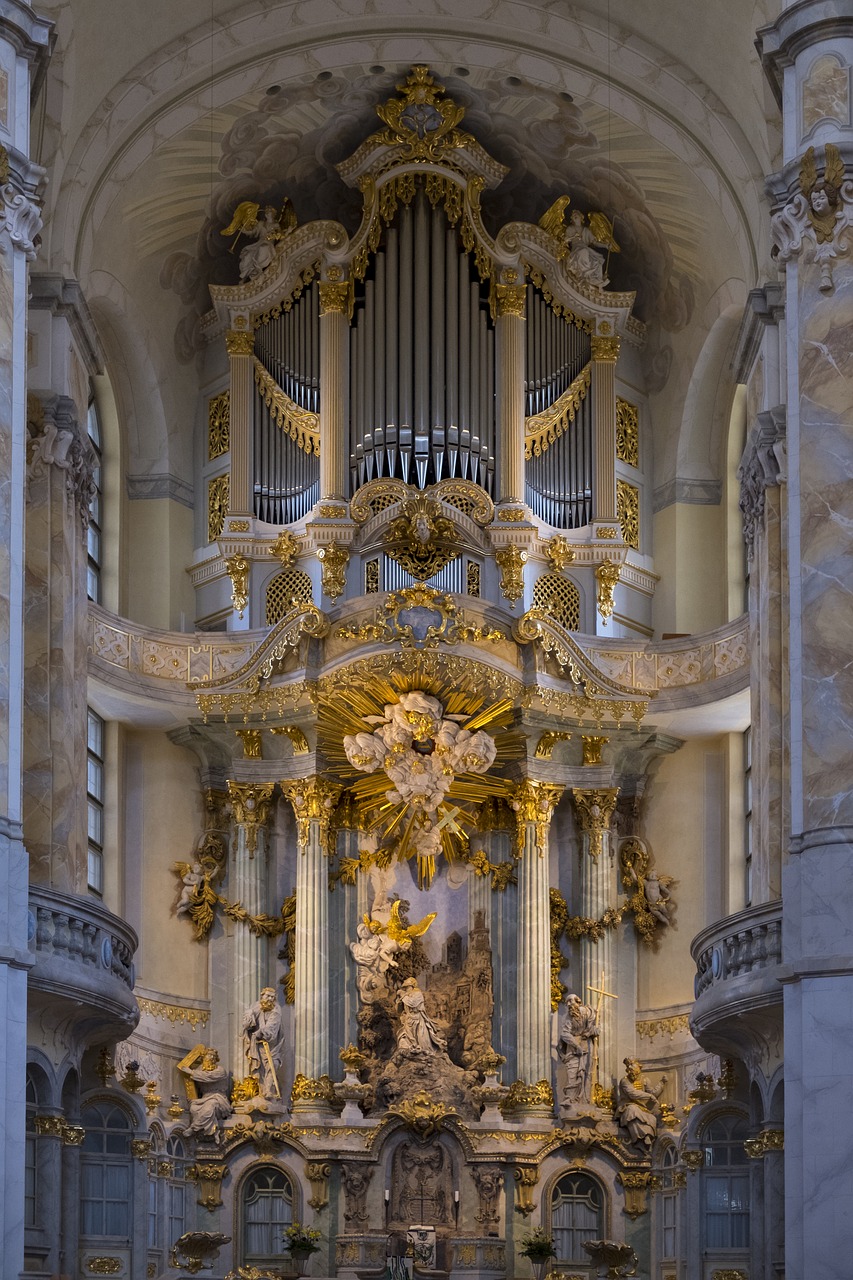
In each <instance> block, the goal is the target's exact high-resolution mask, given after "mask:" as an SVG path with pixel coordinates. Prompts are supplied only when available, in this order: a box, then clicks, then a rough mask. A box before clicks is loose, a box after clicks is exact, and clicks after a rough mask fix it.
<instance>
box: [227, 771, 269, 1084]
mask: <svg viewBox="0 0 853 1280" xmlns="http://www.w3.org/2000/svg"><path fill="white" fill-rule="evenodd" d="M274 790H275V783H274V782H265V783H259V784H255V783H251V782H232V781H231V780H230V779H229V781H228V797H229V799H230V801H231V808H232V810H233V812H234V824H235V826H236V828H237V839H236V841H235V846H236V847H235V849H234V853H233V855H232V869H231V875H230V878H229V889H230V893H231V898H232V900H233V901H234V902H239V903H241V904H242V905H243V906H244V907H245V909H246V910H247V911H248V913H249V914H250V915H252V916H256V915H259V914H260V913H261V912H266V910H267V906H268V902H267V897H268V894H267V880H268V867H267V846H266V840H267V830H266V827H267V822H268V820H269V817H270V813H271V810H272V794H273V791H274ZM268 961H269V939H267V938H264V937H260V938H259V937H256V935H255V934H254V933H252V931H251V930H250V929H248V928H247V926H246V925H245V924H239V923H235V924H234V925H233V935H232V938H231V1070H232V1072H233V1074H234V1079H235V1080H242V1079H243V1077H244V1076H245V1074H246V1061H245V1054H244V1050H243V1032H242V1023H243V1015H244V1013H245V1012H246V1010H247V1009H248V1008H250V1007H251V1006H252V1005H253V1004H254V1003H255V1001H256V1000H257V999H258V997H259V995H260V993H261V991H262V989H263V988H264V987H265V986H267V982H268V973H267V969H268Z"/></svg>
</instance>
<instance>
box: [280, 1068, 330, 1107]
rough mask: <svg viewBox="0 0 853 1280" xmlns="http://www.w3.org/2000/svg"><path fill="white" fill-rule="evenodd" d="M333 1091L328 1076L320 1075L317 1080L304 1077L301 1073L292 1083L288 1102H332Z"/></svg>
mask: <svg viewBox="0 0 853 1280" xmlns="http://www.w3.org/2000/svg"><path fill="white" fill-rule="evenodd" d="M334 1100H335V1091H334V1085H333V1084H332V1080H331V1077H330V1076H327V1075H322V1076H320V1077H319V1079H316V1080H315V1079H312V1077H311V1076H304V1075H302V1073H301V1072H299V1074H298V1075H297V1077H296V1079H295V1080H294V1082H293V1088H292V1089H291V1091H290V1101H291V1103H294V1102H321V1103H322V1102H334Z"/></svg>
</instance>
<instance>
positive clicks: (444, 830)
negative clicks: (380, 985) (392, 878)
mask: <svg viewBox="0 0 853 1280" xmlns="http://www.w3.org/2000/svg"><path fill="white" fill-rule="evenodd" d="M415 690H420V691H421V692H423V693H426V694H429V695H430V696H431V697H434V698H437V699H438V701H439V702H440V703H441V705H442V707H443V709H444V715H445V717H447V718H453V719H456V720H457V722H458V723H459V724H460V725H461V726H462V727H463V728H465V729H468V730H470V731H471V732H472V733H473V732H476V731H477V730H480V729H482V730H484V731H485V732H486V733H488V734H489V735H490V736H491V737H492V738H494V740H495V745H496V748H497V751H496V756H495V761H494V765H493V769H494V767H495V766H499V765H501V764H504V763H507V762H508V761H510V760H512V759H517V758H518V757H519V756H520V755H521V754H522V752H523V738H522V737H521V735H520V734H519V732H518V730H516V729H514V728H513V720H514V715H513V710H514V708H513V703H512V700H511V699H510V698H507V697H503V698H494V697H493V696H492V697H491V698H490V697H489V694H488V693H487V692H481V691H479V690H478V689H476V687H473V685H472V687H467V686H466V687H463V686H462V685H461V684H460V682H459V681H458V680H452V679H451V678H449V677H438V678H435V677H433V678H429V677H425V676H424V675H423V674H418V673H417V672H403V671H392V672H390V673H389V674H388V675H387V676H385V675H381V676H380V675H377V674H376V673H370V674H366V675H365V678H364V679H363V680H362V681H361V682H356V681H353V680H351V679H347V680H345V681H342V682H341V684H340V686H339V687H337V688H333V689H331V690H329V691H328V692H327V694H326V696H325V697H324V698H322V700H321V705H320V709H319V715H318V727H319V732H320V743H321V748H322V751H323V754H324V756H325V758H326V761H327V764H328V766H329V768H330V770H331V771H333V772H334V773H335V774H336V775H337V776H338V777H339V778H340V779H341V780H342V781H344V782H346V784H347V787H348V790H349V793H350V795H351V797H352V800H353V802H354V804H355V805H356V806H357V808H358V812H359V826H360V827H361V829H362V830H365V831H370V832H372V833H374V834H376V835H377V836H378V838H379V840H380V847H381V848H383V849H385V850H388V851H389V853H390V855H391V857H394V858H396V859H397V860H398V861H400V862H405V861H407V860H408V859H410V858H412V857H416V858H417V863H418V887H419V888H420V889H428V888H429V886H430V884H431V882H432V880H433V877H434V876H435V869H436V856H435V855H436V854H437V853H438V849H439V848H440V851H441V854H442V856H443V857H444V858H445V859H446V860H447V862H448V863H452V862H454V861H456V860H458V859H459V858H462V857H465V856H466V855H467V851H468V836H469V832H470V831H472V830H473V829H474V828H475V827H476V822H477V811H478V809H479V807H480V805H482V804H483V803H484V801H486V800H489V799H500V798H502V797H504V796H505V795H506V792H507V780H506V779H505V778H503V777H502V776H501V775H500V774H499V773H495V772H492V771H490V772H489V773H487V774H474V773H467V774H466V773H460V774H458V775H456V776H455V777H454V779H453V781H452V783H451V785H450V787H449V789H448V791H447V793H446V796H445V799H444V800H443V801H442V803H441V804H440V805H439V806H438V807H437V808H436V809H435V810H431V811H429V812H427V811H426V810H425V809H424V808H423V807H421V806H420V805H418V804H417V802H411V801H404V800H398V801H394V800H392V799H390V798H389V792H392V791H393V790H394V784H393V783H392V782H391V780H390V779H389V777H388V775H387V774H386V773H385V771H384V770H383V769H377V771H376V772H375V773H368V774H366V773H360V772H359V771H358V770H356V769H355V768H354V767H353V766H352V765H351V764H350V762H349V761H348V760H347V757H346V753H345V751H344V746H343V740H344V737H345V735H347V734H355V733H359V732H363V731H365V730H366V731H368V732H370V731H372V730H373V729H374V727H375V722H371V721H369V720H368V717H370V716H381V715H382V714H383V711H384V708H385V707H386V706H387V705H389V704H394V703H397V702H398V701H399V700H400V696H401V695H402V694H404V693H412V692H414V691H415ZM424 826H428V827H429V828H430V829H435V828H437V829H438V835H439V844H438V847H435V851H434V852H433V853H428V854H424V853H423V852H422V851H419V848H418V846H419V844H422V842H421V841H420V840H419V839H418V837H419V836H422V834H423V828H424Z"/></svg>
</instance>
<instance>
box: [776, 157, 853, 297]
mask: <svg viewBox="0 0 853 1280" xmlns="http://www.w3.org/2000/svg"><path fill="white" fill-rule="evenodd" d="M825 152H826V159H825V163H824V170H823V176H822V177H820V176H819V175H818V168H817V161H816V159H815V150H814V147H809V149H808V151H807V152H806V154H805V155H804V156H803V159H802V163H801V164H800V191H799V194H797V195H795V196H794V198H793V200H791V201H789V202H788V204H786V205H785V207H784V209H782V210H780V212H779V213H776V214H774V215H773V218H772V219H771V223H770V225H771V229H772V233H773V252H774V256H775V257H777V258H778V260H779V261H780V262H788V261H789V259H791V258H792V257H794V256H795V255H796V254H798V253H799V251H800V249H801V247H802V244H803V239H804V237H807V238H809V239H813V240H814V244H815V254H814V256H815V262H817V263H819V265H820V283H819V284H818V288H819V289H820V291H821V293H831V292H832V290H833V288H834V281H833V277H832V263H833V259H834V258H836V257H837V256H838V253H839V251H843V250H845V249H846V248H847V247H848V242H847V234H846V233H847V232H848V231H849V228H850V226H851V224H853V182H850V181H849V180H848V181H845V179H844V161H843V160H842V159H841V155H840V153H839V150H838V148H837V147H835V146H833V145H832V143H827V146H826V149H825Z"/></svg>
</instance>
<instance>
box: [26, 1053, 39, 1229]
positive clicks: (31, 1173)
mask: <svg viewBox="0 0 853 1280" xmlns="http://www.w3.org/2000/svg"><path fill="white" fill-rule="evenodd" d="M38 1105H39V1098H38V1087H37V1085H36V1081H35V1076H34V1075H33V1073H32V1071H28V1072H27V1128H26V1145H25V1148H24V1226H25V1227H34V1226H35V1225H36V1223H37V1222H38V1207H39V1206H38V1191H37V1188H38V1142H37V1140H36V1113H37V1112H38Z"/></svg>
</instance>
